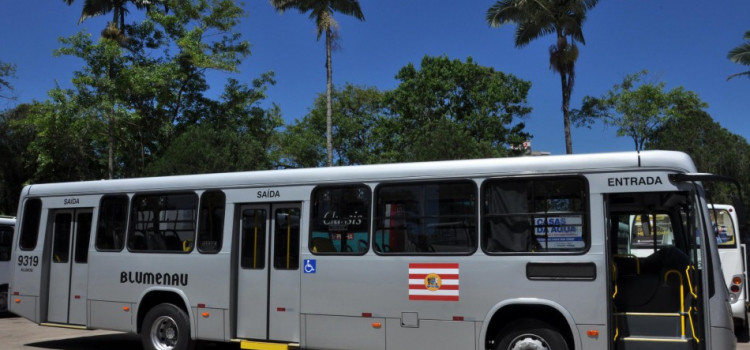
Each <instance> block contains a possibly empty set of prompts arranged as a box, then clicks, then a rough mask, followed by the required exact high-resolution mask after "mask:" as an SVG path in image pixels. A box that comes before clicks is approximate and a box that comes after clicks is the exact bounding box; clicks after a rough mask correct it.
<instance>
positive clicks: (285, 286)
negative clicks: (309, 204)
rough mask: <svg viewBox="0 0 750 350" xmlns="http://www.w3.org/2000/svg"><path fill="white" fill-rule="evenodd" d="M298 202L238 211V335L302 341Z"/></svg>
mask: <svg viewBox="0 0 750 350" xmlns="http://www.w3.org/2000/svg"><path fill="white" fill-rule="evenodd" d="M300 213H301V206H300V205H299V204H263V205H242V206H240V207H239V212H238V215H239V220H238V221H239V227H238V228H237V229H238V231H239V232H237V234H238V236H239V244H238V245H237V246H236V247H237V248H236V249H238V250H239V251H238V256H239V259H237V260H238V264H239V266H238V267H237V271H238V272H237V274H238V276H237V313H236V317H237V320H236V322H237V323H236V324H237V337H238V338H242V339H257V340H270V341H282V342H298V341H299V306H300V295H299V283H300V277H299V240H300Z"/></svg>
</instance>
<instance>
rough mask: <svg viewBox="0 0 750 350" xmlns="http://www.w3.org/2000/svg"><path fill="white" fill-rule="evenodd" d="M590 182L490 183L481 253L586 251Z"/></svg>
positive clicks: (484, 212) (569, 180)
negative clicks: (587, 189)
mask: <svg viewBox="0 0 750 350" xmlns="http://www.w3.org/2000/svg"><path fill="white" fill-rule="evenodd" d="M586 192H587V191H586V184H585V182H584V181H583V180H582V179H580V178H555V179H524V180H490V181H488V183H487V184H486V185H485V187H484V197H483V198H484V203H483V211H482V213H483V223H484V225H483V226H482V227H483V228H482V249H484V250H485V251H486V252H488V253H513V252H515V253H518V252H524V253H538V252H575V251H583V250H584V249H586V246H587V241H588V234H587V231H586V222H587V221H588V214H587V208H586Z"/></svg>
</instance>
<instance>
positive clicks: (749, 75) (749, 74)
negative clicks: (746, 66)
mask: <svg viewBox="0 0 750 350" xmlns="http://www.w3.org/2000/svg"><path fill="white" fill-rule="evenodd" d="M743 75H744V76H746V77H748V78H750V71H747V72H742V73H735V74H732V75H730V76H728V77H727V80H729V79H732V78H735V77H740V76H743Z"/></svg>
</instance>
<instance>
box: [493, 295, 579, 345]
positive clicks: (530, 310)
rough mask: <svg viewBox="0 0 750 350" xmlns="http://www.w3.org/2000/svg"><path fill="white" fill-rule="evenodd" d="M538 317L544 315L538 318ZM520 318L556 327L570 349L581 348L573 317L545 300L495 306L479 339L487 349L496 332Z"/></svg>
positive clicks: (520, 299) (522, 300)
mask: <svg viewBox="0 0 750 350" xmlns="http://www.w3.org/2000/svg"><path fill="white" fill-rule="evenodd" d="M538 315H544V316H543V317H539V316H538ZM522 318H537V319H540V320H543V321H545V322H547V323H549V324H551V325H552V326H554V327H556V328H557V330H558V331H560V333H561V334H562V335H563V337H564V338H565V341H566V342H567V343H568V345H569V346H570V347H571V348H572V349H579V348H580V347H581V339H580V337H579V335H578V331H577V327H576V324H575V321H574V320H573V317H572V316H571V315H570V313H569V312H568V311H567V310H565V308H563V307H562V306H561V305H560V304H558V303H555V302H553V301H550V300H545V299H533V298H519V299H511V300H504V301H502V302H500V303H498V304H496V305H495V306H494V307H493V308H492V309H491V310H490V311H489V312H488V313H487V316H486V317H485V320H484V323H483V327H482V331H481V332H480V339H482V340H483V341H484V344H485V347H486V348H488V349H489V348H490V347H488V346H489V344H491V343H492V342H493V341H494V338H495V336H496V335H497V332H499V331H500V330H501V329H503V328H504V327H505V326H507V325H508V324H510V323H512V322H513V321H515V320H519V319H522Z"/></svg>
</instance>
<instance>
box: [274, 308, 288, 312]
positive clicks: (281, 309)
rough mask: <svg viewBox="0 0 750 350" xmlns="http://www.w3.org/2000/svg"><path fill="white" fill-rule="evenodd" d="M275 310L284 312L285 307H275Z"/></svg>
mask: <svg viewBox="0 0 750 350" xmlns="http://www.w3.org/2000/svg"><path fill="white" fill-rule="evenodd" d="M276 311H278V312H286V308H285V307H277V308H276Z"/></svg>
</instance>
